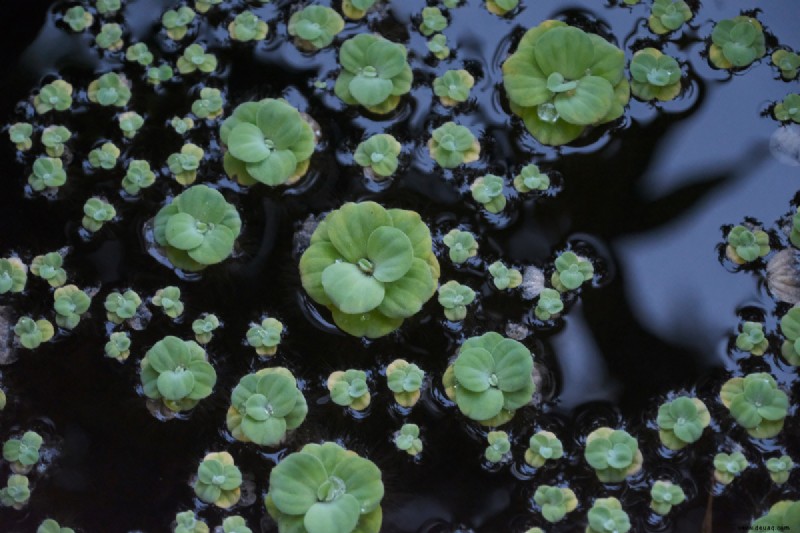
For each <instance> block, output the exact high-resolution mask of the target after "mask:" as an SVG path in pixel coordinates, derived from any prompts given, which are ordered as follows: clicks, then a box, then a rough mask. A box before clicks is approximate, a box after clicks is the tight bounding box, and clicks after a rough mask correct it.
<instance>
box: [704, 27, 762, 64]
mask: <svg viewBox="0 0 800 533" xmlns="http://www.w3.org/2000/svg"><path fill="white" fill-rule="evenodd" d="M766 53H767V48H766V45H765V38H764V29H763V28H762V27H761V23H759V22H758V21H757V20H756V19H754V18H752V17H746V16H743V15H740V16H738V17H734V18H732V19H724V20H720V21H719V22H717V24H716V25H715V26H714V30H713V31H712V32H711V46H710V47H709V49H708V58H709V59H710V60H711V64H712V65H714V66H715V67H717V68H725V69H733V68H744V67H746V66H748V65H750V64H751V63H752V62H753V61H755V60H756V59H758V58H760V57H763V56H764V54H766Z"/></svg>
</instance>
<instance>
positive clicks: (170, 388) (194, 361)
mask: <svg viewBox="0 0 800 533" xmlns="http://www.w3.org/2000/svg"><path fill="white" fill-rule="evenodd" d="M140 366H141V380H142V386H143V387H144V395H145V396H147V397H148V398H150V399H153V400H159V401H160V402H162V403H163V404H164V406H166V407H167V408H168V409H170V410H171V411H187V410H189V409H191V408H193V407H194V406H195V405H197V403H198V402H199V401H200V400H202V399H203V398H205V397H207V396H208V395H210V394H211V391H212V389H213V388H214V384H215V383H216V382H217V373H216V372H215V371H214V367H212V366H211V365H210V364H209V362H208V357H207V356H206V352H205V350H203V349H202V348H201V347H200V346H199V345H198V344H197V343H196V342H194V341H183V340H181V339H179V338H178V337H173V336H171V335H170V336H167V337H164V338H163V339H161V340H160V341H158V342H157V343H155V345H154V346H153V347H152V348H150V349H149V350H148V351H147V353H146V354H145V356H144V358H142V361H141V365H140Z"/></svg>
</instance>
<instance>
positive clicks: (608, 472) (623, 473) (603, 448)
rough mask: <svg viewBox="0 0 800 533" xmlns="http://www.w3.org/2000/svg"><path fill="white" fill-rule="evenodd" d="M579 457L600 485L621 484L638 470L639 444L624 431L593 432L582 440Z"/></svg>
mask: <svg viewBox="0 0 800 533" xmlns="http://www.w3.org/2000/svg"><path fill="white" fill-rule="evenodd" d="M583 456H584V458H585V459H586V462H587V463H589V466H591V467H592V468H594V471H595V473H596V474H597V479H599V480H600V481H601V482H603V483H619V482H621V481H625V479H626V478H628V477H630V476H632V475H634V474H636V473H637V472H639V471H640V470H641V469H642V461H643V457H642V452H641V450H639V443H638V442H637V441H636V439H635V438H634V437H632V436H631V435H630V433H628V432H627V431H625V430H624V429H612V428H609V427H601V428H597V429H595V430H594V431H592V432H591V433H589V435H588V436H587V437H586V448H585V449H584V452H583ZM600 531H602V529H601V530H600Z"/></svg>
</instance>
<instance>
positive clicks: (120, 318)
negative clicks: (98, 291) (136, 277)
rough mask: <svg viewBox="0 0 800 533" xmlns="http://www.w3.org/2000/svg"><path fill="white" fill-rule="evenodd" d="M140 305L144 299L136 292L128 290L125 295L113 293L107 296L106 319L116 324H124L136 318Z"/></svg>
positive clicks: (105, 305)
mask: <svg viewBox="0 0 800 533" xmlns="http://www.w3.org/2000/svg"><path fill="white" fill-rule="evenodd" d="M140 305H142V298H141V297H140V296H139V295H138V294H137V293H136V291H134V290H131V289H128V290H127V291H125V292H124V293H120V292H118V291H114V292H111V293H109V294H108V296H106V301H105V303H104V307H105V309H106V318H107V319H108V320H109V321H111V322H113V323H114V324H122V323H123V322H125V321H126V320H130V319H131V318H133V317H134V316H136V313H137V311H138V310H139V306H140Z"/></svg>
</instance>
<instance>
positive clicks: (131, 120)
mask: <svg viewBox="0 0 800 533" xmlns="http://www.w3.org/2000/svg"><path fill="white" fill-rule="evenodd" d="M117 121H118V123H119V129H120V130H122V134H123V135H124V136H125V138H126V139H133V138H134V137H135V136H136V133H137V132H138V131H139V129H140V128H141V127H142V126H143V125H144V117H142V115H140V114H139V113H137V112H136V111H129V112H127V113H122V114H120V116H119V117H117Z"/></svg>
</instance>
